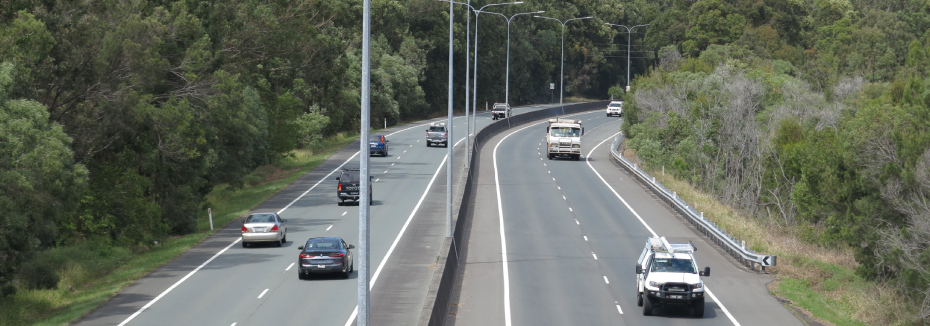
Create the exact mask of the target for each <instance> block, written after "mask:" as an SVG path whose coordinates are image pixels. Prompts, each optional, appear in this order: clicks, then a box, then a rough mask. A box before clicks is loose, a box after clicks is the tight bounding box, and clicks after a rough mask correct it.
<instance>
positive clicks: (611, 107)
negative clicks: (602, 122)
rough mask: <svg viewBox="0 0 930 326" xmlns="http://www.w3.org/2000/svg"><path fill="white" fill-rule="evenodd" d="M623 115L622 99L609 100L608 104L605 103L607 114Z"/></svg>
mask: <svg viewBox="0 0 930 326" xmlns="http://www.w3.org/2000/svg"><path fill="white" fill-rule="evenodd" d="M614 115H616V116H618V117H622V116H623V101H610V104H607V116H608V117H609V116H614Z"/></svg>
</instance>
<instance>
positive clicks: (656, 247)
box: [646, 237, 697, 254]
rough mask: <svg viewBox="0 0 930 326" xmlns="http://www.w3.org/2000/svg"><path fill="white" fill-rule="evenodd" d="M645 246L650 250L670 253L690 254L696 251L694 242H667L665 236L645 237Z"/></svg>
mask: <svg viewBox="0 0 930 326" xmlns="http://www.w3.org/2000/svg"><path fill="white" fill-rule="evenodd" d="M646 247H648V248H649V250H650V251H652V252H666V253H670V254H676V253H682V254H690V253H693V252H695V251H697V247H695V246H694V243H692V242H691V241H688V243H669V242H668V240H667V239H665V237H656V238H647V239H646Z"/></svg>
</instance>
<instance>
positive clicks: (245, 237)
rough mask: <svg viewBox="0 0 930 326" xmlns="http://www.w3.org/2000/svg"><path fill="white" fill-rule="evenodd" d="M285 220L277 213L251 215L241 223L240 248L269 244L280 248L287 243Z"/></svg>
mask: <svg viewBox="0 0 930 326" xmlns="http://www.w3.org/2000/svg"><path fill="white" fill-rule="evenodd" d="M284 222H287V220H285V219H282V218H281V216H278V213H274V212H270V213H252V214H249V217H246V218H245V221H244V222H242V247H243V248H248V247H249V246H251V245H252V244H253V243H257V242H271V243H274V244H275V245H276V246H278V247H280V246H281V244H282V243H285V242H287V227H286V226H285V225H284Z"/></svg>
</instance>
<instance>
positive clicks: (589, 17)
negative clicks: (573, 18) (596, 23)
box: [582, 16, 594, 19]
mask: <svg viewBox="0 0 930 326" xmlns="http://www.w3.org/2000/svg"><path fill="white" fill-rule="evenodd" d="M591 18H594V16H588V17H584V18H582V19H591Z"/></svg>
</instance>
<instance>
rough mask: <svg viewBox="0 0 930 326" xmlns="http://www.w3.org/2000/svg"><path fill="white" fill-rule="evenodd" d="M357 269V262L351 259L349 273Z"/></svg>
mask: <svg viewBox="0 0 930 326" xmlns="http://www.w3.org/2000/svg"><path fill="white" fill-rule="evenodd" d="M354 271H355V262H352V261H349V273H352V272H354Z"/></svg>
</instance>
